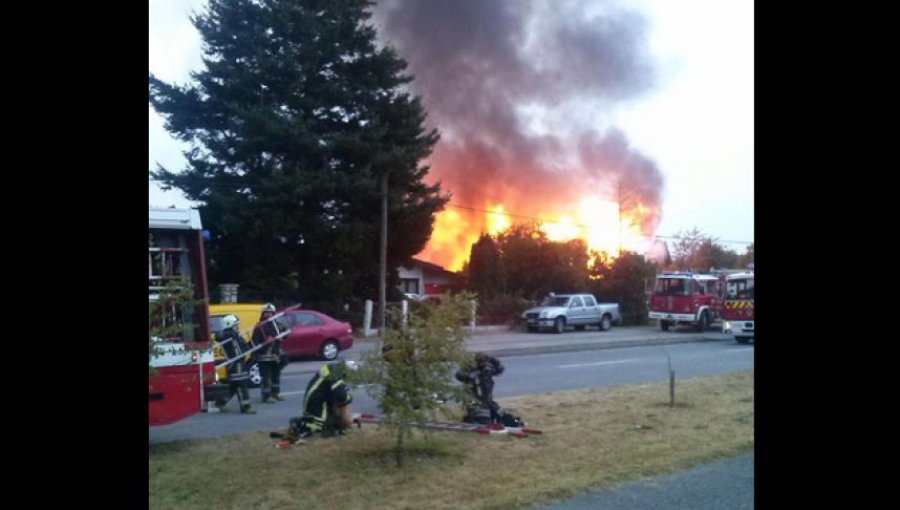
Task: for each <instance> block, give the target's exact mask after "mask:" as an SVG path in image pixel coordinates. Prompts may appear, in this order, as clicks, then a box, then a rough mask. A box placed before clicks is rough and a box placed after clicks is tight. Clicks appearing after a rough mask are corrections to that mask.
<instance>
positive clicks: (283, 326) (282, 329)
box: [216, 312, 291, 367]
mask: <svg viewBox="0 0 900 510" xmlns="http://www.w3.org/2000/svg"><path fill="white" fill-rule="evenodd" d="M270 321H271V322H272V324H273V325H274V326H275V336H274V337H272V338H270V339H269V340H267V341H265V342H263V343H261V344H259V345H255V346H253V347H252V348H251V349H249V350H247V351H244V352H242V353H240V354H238V355H237V356H235V357H233V358H230V359H227V360H225V361H223V362H221V363H217V364H216V366H219V367H227V366H228V365H231V364H232V363H234V362H235V361H237V360H239V359H244V358H246V357H247V356H248V355H250V354H253V353H254V352H256V351H258V350H260V349H262V348H263V347H265V346H267V345H269V344H271V343H272V342H274V341H276V340H281V339H282V338H284V337H286V336H288V334H289V333H290V332H291V328H290V326H288V324H287V321H286V319H285V315H284V312H279V313H276V314H275V315H273V316H272V317H269V318H268V319H265V320H263V321H260V322H258V323H256V324H254V325H253V326H251V327H249V328H247V329H245V330H243V331H241V332H240V335H239V336H240V338H241V339H243V336H244V333H251V334H252V331H253V330H254V329H255V328H256V327H257V325H259V324H262V323H266V322H270ZM242 341H243V340H242ZM229 342H234V339H233V338H229V339H228V340H225V341H224V342H218V341H217V343H218V344H219V345H220V346H224V345H226V344H228V343H229ZM238 350H240V349H238Z"/></svg>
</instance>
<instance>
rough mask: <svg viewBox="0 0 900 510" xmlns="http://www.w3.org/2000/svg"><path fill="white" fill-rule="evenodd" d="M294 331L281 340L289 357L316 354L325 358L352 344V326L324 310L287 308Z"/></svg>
mask: <svg viewBox="0 0 900 510" xmlns="http://www.w3.org/2000/svg"><path fill="white" fill-rule="evenodd" d="M284 314H285V316H287V318H288V321H289V323H290V327H291V332H290V333H289V334H288V335H287V336H286V337H284V338H283V339H282V340H281V351H282V352H283V353H284V355H285V356H287V357H288V358H292V357H299V356H315V357H318V358H321V359H323V360H326V361H331V360H333V359H334V358H337V355H338V353H340V352H341V351H346V350H347V349H349V348H351V347H353V328H352V327H351V326H350V324H349V323H347V322H343V321H339V320H335V319H332V318H331V317H329V316H327V315H325V314H324V313H321V312H316V311H313V310H304V309H302V308H295V307H290V308H287V309H285V310H284Z"/></svg>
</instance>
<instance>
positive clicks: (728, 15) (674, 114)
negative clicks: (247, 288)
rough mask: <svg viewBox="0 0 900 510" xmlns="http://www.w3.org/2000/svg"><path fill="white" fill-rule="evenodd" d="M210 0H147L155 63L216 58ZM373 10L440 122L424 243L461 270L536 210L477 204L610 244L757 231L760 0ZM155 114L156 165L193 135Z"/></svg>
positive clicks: (174, 195)
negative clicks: (491, 237) (203, 39)
mask: <svg viewBox="0 0 900 510" xmlns="http://www.w3.org/2000/svg"><path fill="white" fill-rule="evenodd" d="M205 3H206V2H205V0H150V2H149V27H148V29H149V30H148V32H149V33H148V35H149V70H150V71H151V72H153V73H154V74H155V75H156V76H158V77H160V78H161V79H163V80H165V81H170V82H171V81H174V82H178V83H184V82H186V81H188V80H189V79H190V77H189V73H190V71H191V70H192V69H200V68H201V67H202V65H203V64H202V61H201V51H200V46H201V44H200V37H199V34H197V32H196V30H195V29H194V28H193V27H192V26H191V24H190V22H189V19H188V16H189V14H190V13H191V12H192V11H193V12H197V11H199V10H201V9H202V8H203V6H204V4H205ZM372 21H373V23H375V25H376V27H377V28H378V30H379V35H380V37H381V38H382V39H383V40H384V41H385V42H386V43H388V44H391V45H393V46H395V47H396V48H397V50H398V52H399V53H400V55H401V56H402V57H403V58H404V59H406V60H407V61H408V62H409V64H410V67H409V69H408V71H409V72H410V73H411V74H413V75H415V80H414V81H413V82H412V83H411V84H410V85H411V86H412V87H413V88H414V89H415V91H416V92H417V93H418V94H420V95H421V96H422V98H423V101H424V103H425V105H426V107H427V108H428V113H429V122H431V123H432V125H433V126H435V127H437V128H438V129H439V130H440V131H441V134H442V139H441V141H440V142H439V143H438V145H437V146H436V149H435V152H434V154H433V158H432V161H431V163H432V176H431V178H432V179H433V180H440V181H442V183H443V185H444V189H445V190H447V191H450V192H452V194H453V199H452V200H451V204H452V205H451V206H450V207H448V208H447V209H446V210H445V211H444V212H443V213H441V214H440V215H439V216H438V218H437V221H436V225H435V226H436V228H435V232H434V234H433V236H432V241H431V243H430V244H429V246H428V248H427V249H426V250H425V251H424V252H423V253H422V254H421V255H420V257H421V258H423V259H426V260H431V261H433V262H436V263H440V264H442V265H445V266H447V267H452V268H458V267H459V265H461V264H462V262H463V261H464V260H465V258H466V257H468V252H469V243H470V242H471V241H472V240H474V239H473V238H472V236H477V235H478V234H479V233H480V232H481V231H482V230H485V231H488V232H496V231H497V230H499V229H500V228H503V227H504V226H506V225H508V224H509V223H510V222H512V221H525V220H526V219H525V218H517V217H511V216H507V215H505V214H504V215H501V214H486V213H484V212H482V211H473V210H471V209H465V208H463V207H470V208H474V209H482V210H491V211H503V212H504V213H507V214H515V215H522V216H530V217H540V218H542V219H544V220H548V221H547V223H545V228H546V230H548V231H549V232H550V233H551V234H552V236H553V237H554V238H556V239H564V238H570V237H573V236H581V237H585V236H587V237H588V238H589V239H592V240H594V241H595V242H594V244H595V245H599V246H602V247H606V248H608V249H611V250H612V251H615V248H617V247H618V245H619V244H620V243H621V244H622V246H623V247H625V248H631V249H641V243H642V242H644V241H646V240H647V238H646V237H643V236H641V235H638V234H649V233H656V234H657V235H664V236H672V235H675V234H676V233H678V232H679V231H686V230H688V229H691V228H694V227H697V228H699V229H700V230H702V231H704V232H705V233H707V234H709V235H711V236H713V237H715V238H717V239H719V240H721V241H726V245H727V240H741V241H742V242H740V243H738V244H731V245H730V246H729V247H730V248H732V249H735V250H738V251H743V249H744V248H745V247H746V245H747V242H752V241H753V228H754V218H753V214H754V182H753V173H754V169H753V159H754V158H753V139H754V133H753V130H754V119H753V106H754V97H753V82H754V68H753V25H754V12H753V0H678V1H677V2H673V1H671V0H618V1H616V0H581V1H573V0H558V1H557V0H506V1H502V0H403V1H397V0H389V1H384V0H383V1H381V2H379V3H378V5H376V7H375V9H374V17H373V20H372ZM148 114H149V129H148V131H149V144H148V145H149V154H148V156H149V158H148V166H149V168H155V167H156V164H157V162H159V163H161V164H163V165H164V166H166V167H168V168H173V169H177V168H182V167H183V166H184V157H183V156H182V151H183V150H185V149H187V148H189V147H188V146H187V145H186V144H184V143H182V142H179V141H177V140H175V139H174V138H173V137H171V135H169V134H168V133H167V132H166V131H165V130H164V129H163V127H162V125H163V122H162V119H161V118H160V117H159V116H158V115H157V114H156V112H155V111H153V109H152V108H151V107H149V106H148ZM636 147H640V150H637V149H636ZM662 175H665V187H663V179H662ZM148 191H149V201H150V203H151V204H152V205H156V206H161V207H168V206H170V205H173V206H177V207H190V206H192V205H193V204H192V203H191V202H190V201H189V200H187V199H186V198H185V197H184V196H183V195H182V194H181V193H180V192H179V191H177V190H170V191H162V190H160V189H159V187H158V185H157V184H156V183H155V182H152V181H151V182H150V183H149V185H148ZM620 191H621V193H620ZM619 196H621V197H622V202H623V207H622V211H621V212H622V217H623V220H624V221H623V222H619V221H618V213H619V210H618V203H617V202H618V197H619ZM662 212H664V214H662ZM623 223H624V225H623ZM620 232H621V235H620Z"/></svg>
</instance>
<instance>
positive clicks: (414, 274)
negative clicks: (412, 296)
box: [397, 266, 425, 294]
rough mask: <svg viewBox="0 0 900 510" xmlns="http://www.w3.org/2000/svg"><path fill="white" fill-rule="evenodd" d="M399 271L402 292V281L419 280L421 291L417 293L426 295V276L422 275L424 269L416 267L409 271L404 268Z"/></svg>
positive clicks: (398, 269)
mask: <svg viewBox="0 0 900 510" xmlns="http://www.w3.org/2000/svg"><path fill="white" fill-rule="evenodd" d="M397 271H398V273H399V276H400V280H401V285H400V290H401V291H404V289H403V284H402V280H407V279H412V280H418V282H419V289H418V290H417V291H416V292H417V293H419V294H423V293H425V276H424V275H423V274H422V268H421V267H418V266H414V267H413V268H412V269H407V268H405V267H403V266H400V267H398V268H397Z"/></svg>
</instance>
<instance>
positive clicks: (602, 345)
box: [482, 337, 734, 358]
mask: <svg viewBox="0 0 900 510" xmlns="http://www.w3.org/2000/svg"><path fill="white" fill-rule="evenodd" d="M722 341H734V338H728V337H726V338H720V337H715V338H712V337H703V338H697V337H688V338H677V337H675V338H673V337H649V338H641V339H630V340H610V341H605V342H590V343H587V342H586V343H574V344H558V345H536V346H530V347H513V348H509V349H483V350H482V352H485V353H487V354H490V355H491V356H496V357H498V358H502V357H510V356H527V355H529V354H547V353H555V352H574V351H593V350H600V349H618V348H622V347H642V346H648V345H667V344H686V343H692V342H722Z"/></svg>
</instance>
